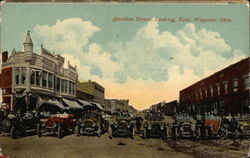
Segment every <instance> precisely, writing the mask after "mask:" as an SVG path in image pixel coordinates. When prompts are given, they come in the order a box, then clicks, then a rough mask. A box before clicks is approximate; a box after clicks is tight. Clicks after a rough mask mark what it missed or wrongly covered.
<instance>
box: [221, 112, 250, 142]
mask: <svg viewBox="0 0 250 158" xmlns="http://www.w3.org/2000/svg"><path fill="white" fill-rule="evenodd" d="M222 127H223V129H224V137H225V138H245V137H246V136H250V120H249V117H242V116H236V117H234V116H227V117H225V118H224V119H223V124H222Z"/></svg>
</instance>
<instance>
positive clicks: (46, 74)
mask: <svg viewBox="0 0 250 158" xmlns="http://www.w3.org/2000/svg"><path fill="white" fill-rule="evenodd" d="M47 80H48V72H46V71H43V87H47Z"/></svg>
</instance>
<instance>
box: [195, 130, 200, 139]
mask: <svg viewBox="0 0 250 158" xmlns="http://www.w3.org/2000/svg"><path fill="white" fill-rule="evenodd" d="M195 133H196V134H195V135H196V139H200V138H201V128H197V129H196V132H195Z"/></svg>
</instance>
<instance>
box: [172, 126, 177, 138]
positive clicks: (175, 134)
mask: <svg viewBox="0 0 250 158" xmlns="http://www.w3.org/2000/svg"><path fill="white" fill-rule="evenodd" d="M172 139H173V140H176V139H177V128H176V127H173V132H172Z"/></svg>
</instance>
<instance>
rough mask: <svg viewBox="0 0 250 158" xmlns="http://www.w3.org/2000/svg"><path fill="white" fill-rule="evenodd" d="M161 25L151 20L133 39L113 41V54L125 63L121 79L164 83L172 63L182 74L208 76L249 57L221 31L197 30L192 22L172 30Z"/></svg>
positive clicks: (118, 76) (117, 59)
mask: <svg viewBox="0 0 250 158" xmlns="http://www.w3.org/2000/svg"><path fill="white" fill-rule="evenodd" d="M158 25H159V24H158V22H155V21H151V22H149V23H148V24H147V25H145V26H143V27H142V28H140V29H139V30H138V31H137V33H136V34H135V35H134V36H133V37H132V38H131V40H130V41H127V42H124V43H122V42H114V41H113V42H111V43H110V48H112V50H111V51H112V52H113V56H114V57H115V59H116V61H118V62H119V63H120V64H121V65H122V66H123V69H121V70H120V71H118V72H116V73H115V74H116V78H117V81H118V82H121V83H124V82H126V81H127V78H132V79H143V80H148V79H152V80H154V81H157V82H164V81H167V80H168V79H169V76H170V75H171V74H170V73H169V69H170V68H171V67H172V66H178V71H179V72H180V73H183V71H185V69H190V70H192V72H193V73H194V74H195V75H198V76H204V73H205V71H207V70H211V71H217V70H219V69H220V68H222V67H225V66H227V65H229V64H232V62H233V61H237V60H239V59H242V58H244V57H245V55H244V53H243V52H241V51H240V50H232V48H231V47H230V45H228V44H227V43H226V42H225V40H224V39H223V38H222V37H221V36H220V33H218V32H214V31H209V30H206V29H204V28H202V29H200V30H197V29H196V28H195V25H194V24H192V23H188V24H186V25H185V26H184V27H183V28H181V29H179V30H178V31H177V32H176V33H171V32H168V31H160V30H159V28H158Z"/></svg>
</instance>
